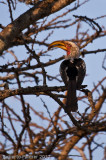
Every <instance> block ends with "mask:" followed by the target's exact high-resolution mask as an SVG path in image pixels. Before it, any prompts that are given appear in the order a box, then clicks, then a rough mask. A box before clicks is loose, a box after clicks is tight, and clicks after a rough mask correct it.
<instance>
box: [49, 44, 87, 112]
mask: <svg viewBox="0 0 106 160" xmlns="http://www.w3.org/2000/svg"><path fill="white" fill-rule="evenodd" d="M53 47H57V48H61V49H63V50H65V51H66V53H67V54H66V56H65V60H64V61H63V62H62V63H61V65H60V75H61V78H62V80H63V82H64V83H65V85H66V86H67V90H68V92H67V100H66V106H65V110H66V111H67V112H76V111H77V109H78V104H77V97H76V90H77V89H80V88H81V84H82V82H83V80H84V77H85V74H86V65H85V62H84V60H82V59H81V58H79V56H80V50H79V47H78V46H77V45H76V44H75V43H73V42H71V41H54V42H52V43H51V44H50V45H49V49H50V48H53Z"/></svg>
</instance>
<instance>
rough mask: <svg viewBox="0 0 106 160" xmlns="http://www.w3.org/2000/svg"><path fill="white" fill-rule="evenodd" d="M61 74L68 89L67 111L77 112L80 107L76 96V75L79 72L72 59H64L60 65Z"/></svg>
mask: <svg viewBox="0 0 106 160" xmlns="http://www.w3.org/2000/svg"><path fill="white" fill-rule="evenodd" d="M60 74H61V77H62V80H63V82H64V83H65V85H66V86H67V89H68V92H67V101H66V108H65V109H66V111H67V112H71V111H72V112H75V111H77V109H78V105H77V97H76V88H77V84H76V76H77V75H78V73H77V69H76V67H75V65H74V63H72V62H71V61H70V60H64V61H63V62H62V63H61V65H60Z"/></svg>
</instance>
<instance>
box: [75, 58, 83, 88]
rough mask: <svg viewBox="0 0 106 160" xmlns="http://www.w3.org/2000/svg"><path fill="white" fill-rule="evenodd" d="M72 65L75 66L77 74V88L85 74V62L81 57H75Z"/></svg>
mask: <svg viewBox="0 0 106 160" xmlns="http://www.w3.org/2000/svg"><path fill="white" fill-rule="evenodd" d="M74 65H75V66H76V69H77V73H78V75H77V76H76V83H77V89H79V88H80V87H81V84H82V83H83V80H84V77H85V74H86V64H85V62H84V60H83V59H81V58H79V59H75V60H74Z"/></svg>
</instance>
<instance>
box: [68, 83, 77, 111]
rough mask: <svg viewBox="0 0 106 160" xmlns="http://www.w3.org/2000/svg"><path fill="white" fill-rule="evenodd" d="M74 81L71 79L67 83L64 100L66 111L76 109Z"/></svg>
mask: <svg viewBox="0 0 106 160" xmlns="http://www.w3.org/2000/svg"><path fill="white" fill-rule="evenodd" d="M76 88H77V86H76V81H75V80H71V81H69V83H68V92H67V101H66V111H67V112H76V111H77V109H78V104H77V97H76Z"/></svg>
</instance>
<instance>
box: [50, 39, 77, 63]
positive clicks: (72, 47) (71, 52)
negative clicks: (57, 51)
mask: <svg viewBox="0 0 106 160" xmlns="http://www.w3.org/2000/svg"><path fill="white" fill-rule="evenodd" d="M54 47H56V48H61V49H63V50H65V51H66V52H67V55H66V56H65V58H66V59H72V60H73V59H77V58H79V56H80V51H79V47H78V46H77V45H76V44H75V43H73V42H71V41H54V42H52V43H51V44H50V45H49V47H48V49H51V48H54Z"/></svg>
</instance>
